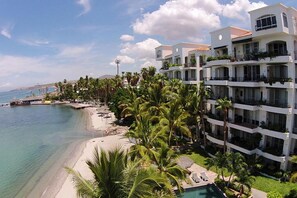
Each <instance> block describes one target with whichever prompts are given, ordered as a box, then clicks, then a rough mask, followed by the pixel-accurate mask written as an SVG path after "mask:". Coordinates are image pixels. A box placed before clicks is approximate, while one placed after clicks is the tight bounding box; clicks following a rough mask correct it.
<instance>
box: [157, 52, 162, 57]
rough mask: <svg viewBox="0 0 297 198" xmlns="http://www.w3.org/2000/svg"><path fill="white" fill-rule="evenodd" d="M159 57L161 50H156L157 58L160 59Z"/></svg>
mask: <svg viewBox="0 0 297 198" xmlns="http://www.w3.org/2000/svg"><path fill="white" fill-rule="evenodd" d="M161 56H162V51H161V50H158V51H157V58H161Z"/></svg>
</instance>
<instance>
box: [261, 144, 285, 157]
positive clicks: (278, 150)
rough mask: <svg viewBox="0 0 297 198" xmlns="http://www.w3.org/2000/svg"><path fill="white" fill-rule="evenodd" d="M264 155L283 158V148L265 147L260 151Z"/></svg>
mask: <svg viewBox="0 0 297 198" xmlns="http://www.w3.org/2000/svg"><path fill="white" fill-rule="evenodd" d="M262 151H263V152H265V153H269V154H272V155H275V156H283V148H282V147H274V146H271V147H266V148H264V149H263V150H262Z"/></svg>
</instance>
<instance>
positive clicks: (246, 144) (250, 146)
mask: <svg viewBox="0 0 297 198" xmlns="http://www.w3.org/2000/svg"><path fill="white" fill-rule="evenodd" d="M260 137H261V135H260ZM260 140H261V139H260ZM260 140H259V141H258V142H257V143H253V140H252V138H250V139H242V138H239V137H233V138H231V140H229V141H228V142H229V143H231V144H234V145H236V146H239V147H242V148H245V149H247V150H255V149H256V148H258V147H259V143H260Z"/></svg>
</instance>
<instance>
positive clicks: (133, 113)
mask: <svg viewBox="0 0 297 198" xmlns="http://www.w3.org/2000/svg"><path fill="white" fill-rule="evenodd" d="M142 103H143V101H142V98H140V97H138V98H135V100H133V101H132V102H130V103H128V104H125V105H123V104H122V105H121V107H122V108H123V111H122V113H121V116H122V117H123V118H127V117H133V119H134V120H136V119H137V117H138V116H139V115H140V113H141V109H142V108H141V105H142Z"/></svg>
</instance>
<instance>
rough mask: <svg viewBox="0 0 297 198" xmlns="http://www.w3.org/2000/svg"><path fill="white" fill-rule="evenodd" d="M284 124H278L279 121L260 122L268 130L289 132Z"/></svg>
mask: <svg viewBox="0 0 297 198" xmlns="http://www.w3.org/2000/svg"><path fill="white" fill-rule="evenodd" d="M282 125H283V124H280V123H279V124H278V123H275V124H266V123H265V122H261V124H260V127H261V128H262V129H268V130H271V131H276V132H279V133H288V131H287V129H286V127H285V126H282Z"/></svg>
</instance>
